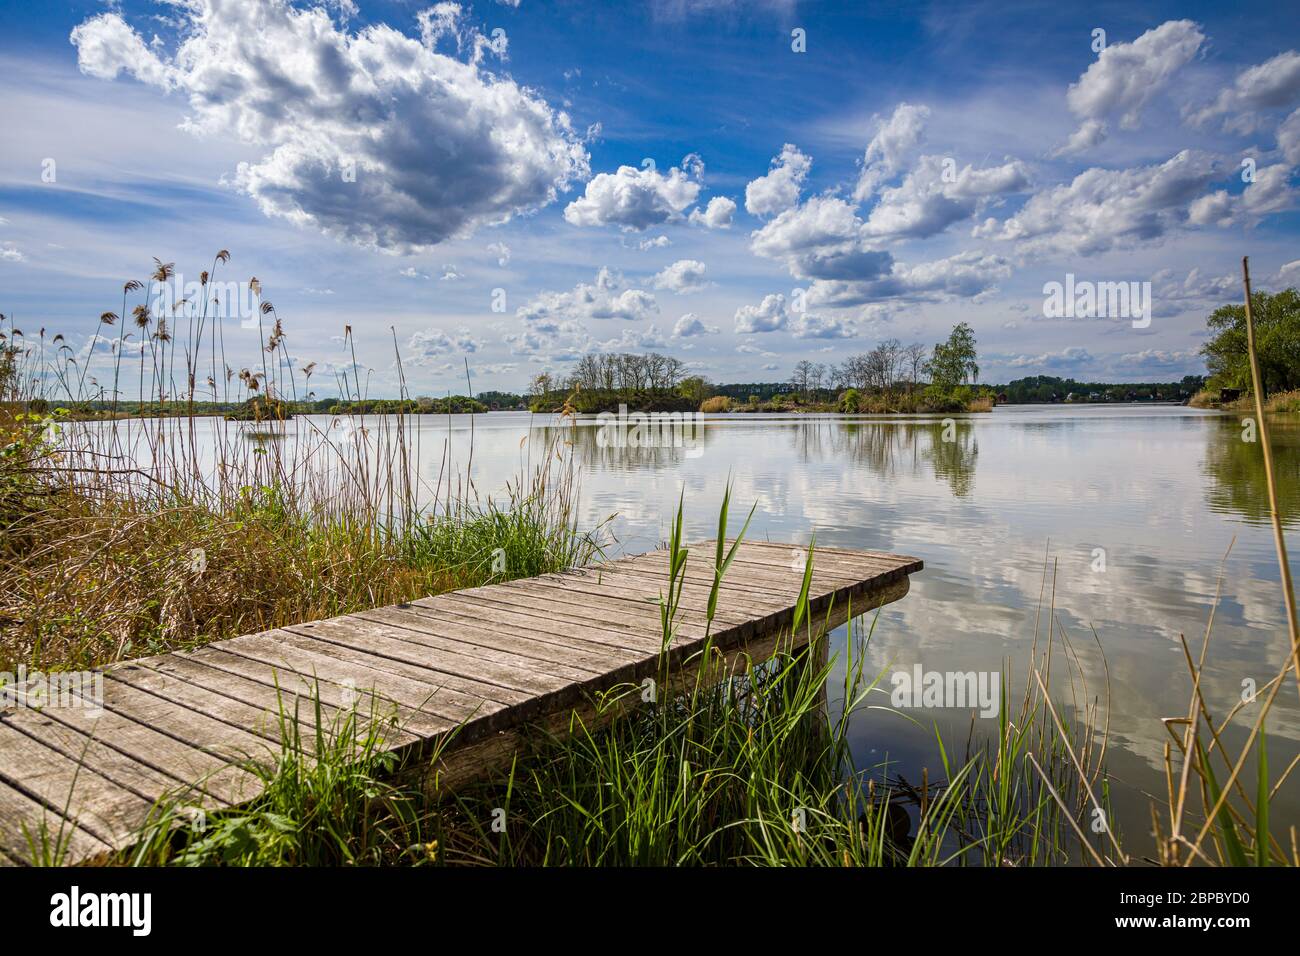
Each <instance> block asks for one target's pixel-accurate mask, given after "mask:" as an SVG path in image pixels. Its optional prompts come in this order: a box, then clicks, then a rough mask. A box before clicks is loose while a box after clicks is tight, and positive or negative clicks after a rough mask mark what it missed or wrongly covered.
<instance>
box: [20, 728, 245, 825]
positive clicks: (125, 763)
mask: <svg viewBox="0 0 1300 956" xmlns="http://www.w3.org/2000/svg"><path fill="white" fill-rule="evenodd" d="M0 720H3V723H5V724H7V725H8V726H10V727H13V728H14V729H15V730H17V731H20V732H21V733H23V734H25V735H27V736H28V737H30V738H31V739H32V740H35V741H39V742H40V743H42V744H44V745H45V746H47V747H49V748H51V749H53V750H57V751H58V752H59V753H61V754H63V755H64V756H65V757H66V758H68V759H69V760H72V761H74V762H76V763H77V764H79V765H81V766H85V767H87V768H89V769H90V770H92V771H93V772H95V773H97V774H99V775H100V776H102V777H105V778H106V779H108V780H112V781H113V782H114V783H116V784H118V785H119V786H121V787H123V788H124V789H126V790H129V791H131V792H132V793H134V794H136V795H138V796H140V797H142V798H143V799H145V800H148V801H150V802H151V803H153V802H157V801H159V800H161V799H163V798H174V799H180V800H183V801H184V802H185V803H187V804H190V805H193V806H205V807H216V806H224V805H226V803H225V801H223V800H220V799H218V798H216V797H213V796H211V795H210V794H207V793H205V792H204V791H203V790H202V789H200V788H197V787H196V786H195V781H196V780H197V779H198V776H197V775H195V776H191V777H189V778H188V779H185V780H180V779H177V778H175V777H171V776H168V775H167V774H165V773H163V772H161V771H159V770H155V769H154V768H153V767H151V766H149V765H147V764H143V763H141V762H140V761H138V760H136V759H135V758H134V757H131V756H129V755H128V754H125V753H122V752H121V751H118V750H114V749H113V748H112V747H110V746H108V745H107V744H106V743H104V742H103V741H102V740H97V739H95V738H94V737H88V736H86V735H85V734H84V733H82V732H81V731H80V730H74V729H73V728H71V727H68V726H66V725H64V724H60V723H59V722H58V721H56V720H54V719H53V718H51V717H49V716H48V715H47V713H46V712H44V711H36V710H29V709H26V708H23V709H18V710H13V711H7V712H5V713H4V714H3V715H0ZM197 753H198V754H199V755H200V756H202V752H201V751H199V752H197ZM213 766H214V767H219V766H224V764H223V763H221V762H218V761H216V760H215V758H213Z"/></svg>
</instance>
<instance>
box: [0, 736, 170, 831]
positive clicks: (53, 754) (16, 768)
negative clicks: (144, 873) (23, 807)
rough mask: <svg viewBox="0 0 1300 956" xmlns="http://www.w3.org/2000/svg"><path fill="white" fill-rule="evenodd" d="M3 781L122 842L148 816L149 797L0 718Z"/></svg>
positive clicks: (0, 775) (0, 776)
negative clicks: (121, 784) (34, 738)
mask: <svg viewBox="0 0 1300 956" xmlns="http://www.w3.org/2000/svg"><path fill="white" fill-rule="evenodd" d="M0 784H3V785H7V786H9V787H12V788H14V789H15V790H21V791H23V792H24V793H26V794H27V795H28V796H30V797H32V798H33V799H36V800H39V801H41V802H42V803H44V804H45V805H46V806H47V807H49V808H50V809H51V810H52V811H54V812H56V813H58V814H59V815H61V816H65V817H66V818H67V819H70V820H76V821H77V826H78V827H79V828H81V829H83V830H85V831H86V832H88V833H90V834H92V835H93V836H95V837H96V838H98V839H100V840H102V841H103V842H104V843H105V844H107V845H111V846H117V845H119V844H121V842H122V841H124V840H125V839H126V838H128V837H129V836H130V835H131V834H132V833H133V832H134V831H135V830H137V829H138V828H139V827H140V826H141V825H142V824H143V823H144V822H145V820H146V819H147V818H148V816H149V810H150V808H151V807H152V803H150V801H148V800H145V799H144V798H143V797H141V796H139V795H138V794H135V793H132V792H131V791H130V790H127V789H126V788H124V787H122V786H119V785H118V784H117V783H115V782H113V781H112V780H109V779H108V778H106V777H102V776H100V775H99V774H97V773H96V772H95V771H93V770H91V769H90V768H89V767H86V766H83V765H81V764H78V763H77V762H76V761H75V760H69V759H68V758H67V757H66V756H64V755H63V754H61V753H60V752H59V751H57V750H54V749H52V748H50V747H47V746H45V745H44V744H42V743H40V742H39V741H37V740H33V739H32V738H31V737H28V736H27V735H26V734H24V733H21V732H20V731H18V730H16V729H14V728H13V727H11V726H9V724H8V723H7V722H5V721H0Z"/></svg>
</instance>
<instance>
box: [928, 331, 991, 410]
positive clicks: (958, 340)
mask: <svg viewBox="0 0 1300 956" xmlns="http://www.w3.org/2000/svg"><path fill="white" fill-rule="evenodd" d="M925 372H926V374H927V375H929V376H930V384H931V386H932V387H933V388H934V389H935V390H936V391H938V392H940V393H942V394H944V395H949V394H951V393H952V392H955V391H956V390H957V389H958V388H959V387H960V386H962V385H965V384H966V383H967V382H978V381H979V377H980V367H979V364H978V362H977V356H976V354H975V333H974V332H973V331H972V330H971V327H970V326H969V325H967V324H966V323H965V322H958V323H957V324H956V325H955V326H953V329H952V334H951V335H949V336H948V341H947V342H939V343H937V344H936V345H935V347H934V352H933V353H932V354H931V356H930V361H929V362H927V363H926V364H925Z"/></svg>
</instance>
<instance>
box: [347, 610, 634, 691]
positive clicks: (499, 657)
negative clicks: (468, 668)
mask: <svg viewBox="0 0 1300 956" xmlns="http://www.w3.org/2000/svg"><path fill="white" fill-rule="evenodd" d="M355 616H356V617H359V618H361V619H362V620H365V621H374V622H375V623H377V624H389V625H393V626H395V627H399V628H402V629H404V630H409V631H413V632H415V633H416V634H418V635H419V638H418V639H417V638H413V637H405V636H403V638H402V639H403V640H410V641H416V642H417V643H420V644H423V645H424V646H426V647H432V648H435V649H437V650H441V651H448V652H449V653H452V654H463V655H465V656H466V657H479V658H482V659H483V660H488V661H493V662H495V663H498V664H504V665H506V666H508V667H517V668H520V669H522V670H527V671H535V672H536V673H538V674H544V675H547V676H549V677H557V678H560V679H561V680H570V681H582V680H586V679H588V678H589V677H591V676H592V675H594V674H600V673H602V672H603V671H604V670H605V666H606V665H607V664H608V663H609V662H608V661H602V662H599V663H597V662H595V661H592V660H587V661H586V662H585V666H584V664H581V663H577V662H576V661H573V657H574V656H573V655H566V654H565V653H564V651H563V650H562V649H561V650H556V651H552V652H550V655H549V656H547V657H539V656H538V653H539V651H538V647H537V645H536V644H535V643H534V642H532V641H529V640H528V639H527V636H526V635H522V636H516V635H512V634H510V633H508V632H503V633H500V634H498V635H497V638H498V639H497V640H495V641H494V640H491V638H490V637H489V636H488V635H492V634H494V633H495V632H493V631H489V630H486V629H485V628H483V627H482V626H481V625H467V624H465V623H464V622H462V621H459V620H458V619H455V618H452V619H446V618H440V617H439V616H438V615H436V614H433V613H430V612H429V611H427V610H425V609H422V608H417V607H415V606H414V605H410V604H407V605H395V606H392V607H381V608H375V609H374V610H373V611H362V612H360V613H358V614H356V615H355ZM541 653H546V645H542V648H541ZM556 657H559V658H565V657H569V660H567V661H566V660H563V659H561V660H555V659H554V658H556Z"/></svg>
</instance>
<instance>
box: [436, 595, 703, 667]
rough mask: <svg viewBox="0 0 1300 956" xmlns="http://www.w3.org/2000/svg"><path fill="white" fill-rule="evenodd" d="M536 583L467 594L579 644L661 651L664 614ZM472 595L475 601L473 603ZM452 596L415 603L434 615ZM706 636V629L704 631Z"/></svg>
mask: <svg viewBox="0 0 1300 956" xmlns="http://www.w3.org/2000/svg"><path fill="white" fill-rule="evenodd" d="M533 580H534V579H532V578H528V579H524V580H519V581H508V582H506V583H504V584H495V585H492V588H491V590H490V591H489V590H487V589H483V590H482V591H462V592H457V594H458V595H461V594H463V595H465V596H466V598H467V599H472V600H474V601H476V602H477V601H482V602H484V603H486V604H489V605H509V606H510V607H512V608H514V609H515V610H516V611H517V612H518V613H520V614H524V615H527V616H529V617H534V618H541V619H542V620H549V621H552V622H553V625H552V627H551V628H550V631H551V633H552V635H555V634H559V635H562V636H564V637H566V638H571V639H574V640H582V641H589V642H591V643H592V644H597V645H601V646H604V647H611V648H615V649H634V650H657V649H658V647H659V642H660V641H659V611H658V608H657V607H655V608H652V609H651V610H652V612H653V613H652V614H647V613H646V612H645V610H644V609H638V613H636V614H629V609H628V606H627V604H626V603H625V602H623V601H618V602H609V601H598V600H597V601H592V600H590V599H589V598H588V596H587V595H584V594H579V593H576V592H573V591H569V590H565V589H564V588H562V587H561V588H560V589H559V590H556V589H555V586H554V585H553V584H545V585H540V584H538V585H535V584H534V583H533ZM471 595H472V598H471ZM444 597H449V595H439V596H438V597H436V598H421V599H419V600H417V601H413V602H412V603H413V604H415V605H417V606H419V607H427V608H430V609H433V608H437V607H440V606H441V605H440V604H438V603H437V602H439V601H441V600H442V598H444ZM699 633H700V635H701V636H703V633H704V632H703V629H701V630H700V632H699Z"/></svg>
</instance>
